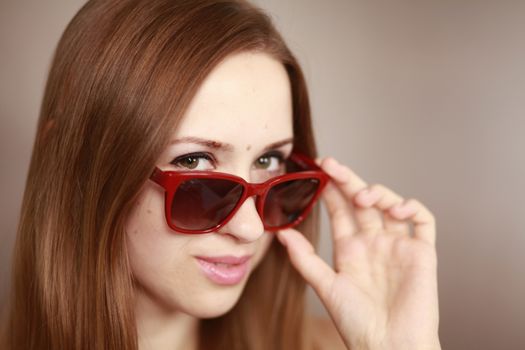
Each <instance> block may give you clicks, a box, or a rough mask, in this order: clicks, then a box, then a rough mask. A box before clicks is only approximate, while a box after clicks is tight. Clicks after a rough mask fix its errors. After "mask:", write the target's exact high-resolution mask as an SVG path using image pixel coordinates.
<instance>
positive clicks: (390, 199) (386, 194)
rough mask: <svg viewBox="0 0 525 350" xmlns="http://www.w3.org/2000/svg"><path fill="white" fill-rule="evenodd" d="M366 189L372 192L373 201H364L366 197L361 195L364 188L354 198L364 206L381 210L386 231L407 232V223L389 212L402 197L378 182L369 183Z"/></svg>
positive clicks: (401, 201)
mask: <svg viewBox="0 0 525 350" xmlns="http://www.w3.org/2000/svg"><path fill="white" fill-rule="evenodd" d="M367 190H368V191H369V192H371V193H372V194H373V195H371V196H372V197H374V198H377V199H376V200H375V201H368V202H367V201H366V197H365V196H363V192H365V190H363V191H360V192H359V193H358V194H357V195H356V199H355V200H356V201H357V202H359V203H362V205H364V206H373V207H376V208H377V209H379V210H381V212H382V214H383V225H384V228H385V230H386V231H387V232H397V233H403V234H409V225H408V224H407V223H406V222H405V221H400V220H398V219H397V218H395V217H393V216H392V215H391V214H390V213H389V210H390V209H391V208H392V207H394V206H396V205H398V204H402V203H403V197H401V196H400V195H398V194H397V193H395V192H394V191H392V190H391V189H389V188H388V187H385V186H383V185H380V184H374V185H370V186H368V188H367Z"/></svg>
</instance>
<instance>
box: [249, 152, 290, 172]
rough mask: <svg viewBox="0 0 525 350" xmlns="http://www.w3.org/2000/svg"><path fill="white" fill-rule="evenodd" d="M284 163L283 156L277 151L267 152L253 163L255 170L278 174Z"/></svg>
mask: <svg viewBox="0 0 525 350" xmlns="http://www.w3.org/2000/svg"><path fill="white" fill-rule="evenodd" d="M283 162H284V154H282V153H281V152H278V151H274V152H268V153H266V154H264V155H262V156H261V157H259V158H258V159H257V160H256V161H255V168H256V169H262V170H266V171H269V172H278V171H279V170H281V168H282V165H283Z"/></svg>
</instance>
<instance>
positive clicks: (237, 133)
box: [174, 52, 293, 149]
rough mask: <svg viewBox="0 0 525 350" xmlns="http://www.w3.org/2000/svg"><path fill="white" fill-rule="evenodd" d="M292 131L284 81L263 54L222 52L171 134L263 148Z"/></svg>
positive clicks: (274, 62)
mask: <svg viewBox="0 0 525 350" xmlns="http://www.w3.org/2000/svg"><path fill="white" fill-rule="evenodd" d="M291 136H293V127H292V101H291V91H290V82H289V78H288V75H287V73H286V70H285V68H284V66H283V65H282V64H281V63H280V62H279V61H277V60H275V59H274V58H273V57H271V56H269V55H268V54H265V53H253V52H242V53H238V54H234V55H231V56H228V57H226V58H225V59H224V60H223V61H222V62H221V63H219V64H218V65H217V66H216V67H215V68H214V69H213V70H212V72H211V73H210V74H209V75H208V76H207V77H206V79H205V80H204V82H203V84H202V85H201V86H200V88H199V89H198V91H197V94H196V95H195V97H194V98H193V100H192V102H191V103H190V106H189V108H188V110H187V111H186V113H185V115H184V117H183V119H182V121H181V124H180V125H179V126H178V128H177V130H176V131H175V132H174V138H182V137H201V138H206V139H213V140H217V141H222V142H227V143H231V144H232V145H233V146H234V148H246V147H247V146H250V147H253V148H255V149H256V148H257V147H259V146H260V147H261V148H262V147H264V146H266V145H267V144H268V143H270V142H273V141H275V140H280V139H284V138H287V137H291Z"/></svg>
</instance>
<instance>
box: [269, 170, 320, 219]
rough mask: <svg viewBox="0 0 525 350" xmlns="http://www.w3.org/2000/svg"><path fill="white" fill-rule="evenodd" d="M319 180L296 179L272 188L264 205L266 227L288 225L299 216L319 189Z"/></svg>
mask: <svg viewBox="0 0 525 350" xmlns="http://www.w3.org/2000/svg"><path fill="white" fill-rule="evenodd" d="M319 184H320V182H319V180H318V179H314V178H310V179H298V180H290V181H286V182H282V183H280V184H278V185H275V186H273V187H272V188H271V189H270V191H268V195H267V197H266V202H265V203H264V222H265V224H266V226H267V227H278V226H282V225H286V224H289V223H291V222H293V221H295V220H296V219H297V218H298V217H299V216H301V215H302V214H303V213H304V211H305V210H306V208H307V207H308V205H309V204H310V203H311V202H312V200H313V197H314V196H315V193H316V192H317V190H318V188H319Z"/></svg>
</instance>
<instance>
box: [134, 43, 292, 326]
mask: <svg viewBox="0 0 525 350" xmlns="http://www.w3.org/2000/svg"><path fill="white" fill-rule="evenodd" d="M292 137H293V128H292V102H291V91H290V83H289V80H288V76H287V74H286V71H285V69H284V67H283V66H282V64H281V63H280V62H278V61H276V60H275V59H273V58H272V57H270V56H269V55H267V54H264V53H249V52H243V53H239V54H235V55H231V56H229V57H227V58H226V59H225V60H223V61H222V62H221V63H220V64H219V65H218V66H217V67H215V69H214V70H213V71H212V72H211V73H210V75H209V76H208V77H207V78H206V79H205V81H204V83H203V84H202V86H201V87H200V89H199V91H198V92H197V94H196V96H195V97H194V99H193V101H192V103H191V105H190V106H189V108H188V110H187V112H186V114H185V116H184V118H183V120H182V122H181V124H179V126H178V128H177V130H175V131H174V132H173V136H172V142H171V144H170V145H169V146H168V148H166V150H165V151H164V152H163V154H162V155H161V157H160V158H159V159H158V162H157V166H158V167H159V168H161V169H162V170H213V171H220V172H225V173H230V174H234V175H237V176H240V177H242V178H244V179H245V180H247V181H248V182H263V181H264V180H266V179H268V178H270V177H273V176H276V175H278V174H279V173H281V172H282V169H283V166H282V158H286V157H288V156H289V155H290V153H291V150H292ZM126 231H127V238H128V243H127V244H128V250H129V257H130V264H131V268H132V272H133V275H134V279H135V283H136V287H137V288H136V292H137V301H138V305H139V307H141V308H143V309H144V310H149V311H150V312H151V311H153V310H162V311H163V312H165V311H182V312H184V313H187V314H189V315H192V316H196V317H199V318H209V317H216V316H220V315H222V314H224V313H226V312H227V311H228V310H230V309H231V308H232V307H233V306H234V304H235V303H236V302H237V300H238V299H239V297H240V295H241V292H242V290H243V288H244V286H245V284H246V281H247V279H248V277H249V275H250V274H251V272H252V271H253V270H254V269H255V267H256V266H257V265H258V264H259V263H260V261H261V259H262V258H263V257H264V255H265V253H266V251H267V249H268V247H269V245H270V243H271V241H272V239H273V235H274V234H273V233H268V232H265V231H264V228H263V224H262V222H261V219H260V217H259V215H258V213H257V211H256V208H255V202H254V198H248V199H247V200H246V201H245V202H244V203H243V205H242V206H241V207H240V209H239V210H238V211H237V212H236V214H235V215H234V216H233V218H232V219H231V220H230V221H229V222H228V223H227V224H226V225H225V226H223V227H221V228H220V229H219V230H217V231H215V232H212V233H206V234H194V235H188V234H182V233H178V232H175V231H173V230H171V229H170V228H169V227H168V225H167V223H166V219H165V216H164V190H163V189H162V188H161V187H160V186H159V185H157V184H155V183H153V182H152V181H147V182H146V184H145V186H144V187H143V189H142V191H141V193H140V195H139V198H138V200H137V201H136V203H135V205H134V208H133V210H132V212H131V213H130V216H129V217H128V218H127V222H126ZM223 256H233V257H243V256H250V258H249V260H248V261H247V263H246V271H247V273H245V274H242V270H243V269H242V268H239V266H228V265H223V264H218V265H216V264H212V265H210V263H205V262H203V261H202V260H200V259H197V258H196V257H223ZM230 268H233V269H236V271H237V270H238V271H237V272H239V271H240V276H237V277H238V278H237V280H236V278H235V276H233V277H232V276H231V275H232V274H233V275H235V273H234V272H232V273H230V272H231V271H233V270H228V269H230ZM224 275H227V276H226V277H224Z"/></svg>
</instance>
